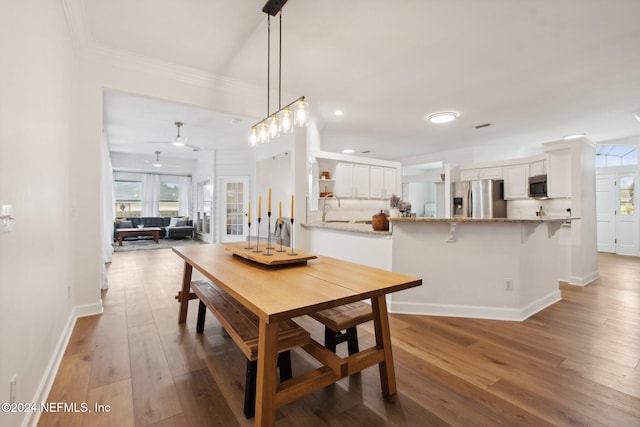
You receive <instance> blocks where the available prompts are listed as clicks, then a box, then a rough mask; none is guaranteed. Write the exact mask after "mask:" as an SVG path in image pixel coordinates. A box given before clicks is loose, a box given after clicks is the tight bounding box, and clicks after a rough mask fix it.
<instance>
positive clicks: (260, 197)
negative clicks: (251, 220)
mask: <svg viewBox="0 0 640 427" xmlns="http://www.w3.org/2000/svg"><path fill="white" fill-rule="evenodd" d="M260 218H262V196H258V220H259V219H260Z"/></svg>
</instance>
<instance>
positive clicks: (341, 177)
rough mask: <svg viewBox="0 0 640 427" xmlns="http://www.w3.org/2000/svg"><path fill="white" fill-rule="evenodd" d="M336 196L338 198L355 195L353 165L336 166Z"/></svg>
mask: <svg viewBox="0 0 640 427" xmlns="http://www.w3.org/2000/svg"><path fill="white" fill-rule="evenodd" d="M334 179H335V181H336V183H335V185H334V194H335V195H336V196H338V197H352V195H353V163H338V164H336V172H335V176H334Z"/></svg>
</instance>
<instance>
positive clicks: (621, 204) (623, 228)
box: [616, 174, 638, 255]
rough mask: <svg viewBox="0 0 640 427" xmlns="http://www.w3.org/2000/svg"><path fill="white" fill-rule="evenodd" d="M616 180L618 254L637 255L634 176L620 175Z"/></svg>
mask: <svg viewBox="0 0 640 427" xmlns="http://www.w3.org/2000/svg"><path fill="white" fill-rule="evenodd" d="M617 178H618V179H617V180H616V184H617V185H616V188H617V191H616V253H617V254H620V255H637V253H636V252H637V250H636V247H637V239H638V233H637V232H636V230H637V228H636V224H637V218H638V214H637V213H636V209H635V197H634V196H635V194H634V192H635V184H636V177H635V175H634V174H624V175H618V177H617Z"/></svg>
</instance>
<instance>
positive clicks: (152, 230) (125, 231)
mask: <svg viewBox="0 0 640 427" xmlns="http://www.w3.org/2000/svg"><path fill="white" fill-rule="evenodd" d="M117 232H118V246H122V239H124V238H125V237H126V236H153V240H154V241H155V242H156V243H158V238H159V237H160V227H142V228H118V229H117Z"/></svg>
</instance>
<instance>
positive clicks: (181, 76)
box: [61, 0, 262, 94]
mask: <svg viewBox="0 0 640 427" xmlns="http://www.w3.org/2000/svg"><path fill="white" fill-rule="evenodd" d="M61 1H62V6H63V9H64V14H65V17H66V20H67V25H68V26H69V32H70V34H71V39H72V43H73V46H74V50H75V52H76V54H77V55H78V57H80V58H82V59H85V60H88V61H93V62H99V63H102V64H106V65H110V66H114V67H118V68H123V69H128V70H132V71H138V72H142V73H146V74H152V75H156V76H160V77H165V78H168V79H172V80H175V81H179V82H182V83H187V84H190V85H194V86H199V87H204V88H208V89H215V90H220V91H223V92H228V93H236V94H237V93H245V94H246V93H252V92H257V93H260V91H262V89H261V88H260V87H258V86H256V85H251V84H247V83H244V82H241V81H239V80H234V79H230V78H225V77H220V76H217V75H215V74H213V73H210V72H208V71H204V70H200V69H196V68H191V67H186V66H182V65H178V64H174V63H170V62H166V61H161V60H158V59H155V58H151V57H146V56H144V55H139V54H136V53H133V52H129V51H126V50H123V49H115V48H110V47H107V46H104V45H102V44H99V43H96V42H95V41H94V40H93V37H92V35H91V31H90V29H89V26H88V24H87V22H88V20H87V14H86V9H85V0H61Z"/></svg>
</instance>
